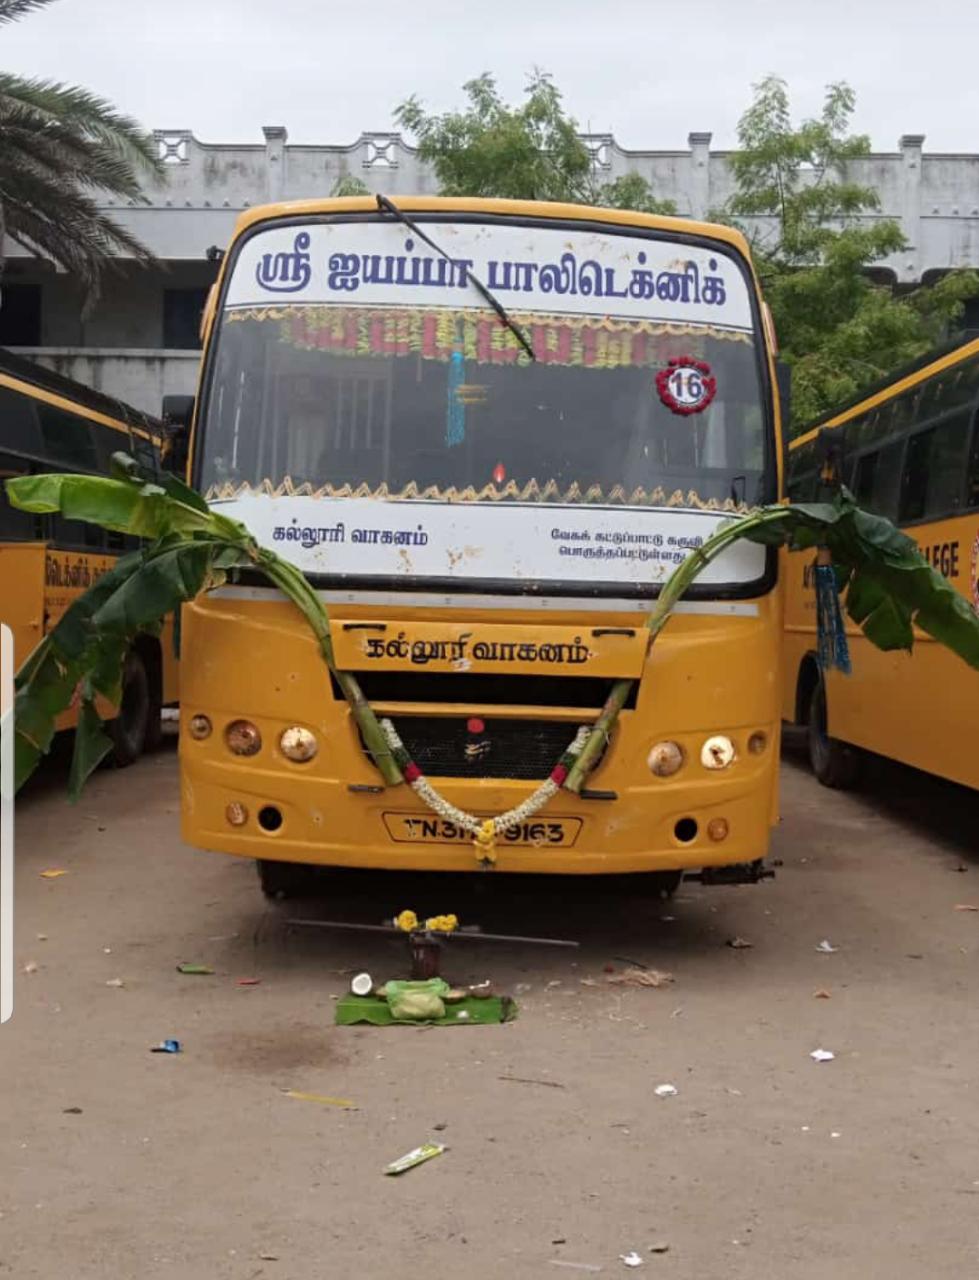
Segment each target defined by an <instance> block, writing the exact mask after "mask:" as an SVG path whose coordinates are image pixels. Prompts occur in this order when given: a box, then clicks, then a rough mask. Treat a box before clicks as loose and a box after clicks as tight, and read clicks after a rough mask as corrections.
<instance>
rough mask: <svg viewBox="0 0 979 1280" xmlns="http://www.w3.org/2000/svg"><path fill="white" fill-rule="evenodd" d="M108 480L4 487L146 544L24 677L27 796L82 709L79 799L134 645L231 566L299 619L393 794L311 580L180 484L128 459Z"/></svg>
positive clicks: (19, 722)
mask: <svg viewBox="0 0 979 1280" xmlns="http://www.w3.org/2000/svg"><path fill="white" fill-rule="evenodd" d="M113 472H114V475H113V477H112V478H108V477H104V476H78V475H39V476H21V477H17V478H15V479H11V480H8V481H7V482H6V489H7V495H8V497H9V499H10V502H11V504H12V505H13V506H15V507H19V508H20V509H21V510H23V511H32V512H41V513H43V512H61V514H62V515H63V516H65V518H66V519H69V520H86V521H88V522H90V523H93V524H98V525H101V526H102V527H103V528H106V529H109V530H113V531H115V532H119V533H124V534H131V535H135V536H137V537H141V538H144V539H146V540H147V545H146V547H145V548H144V549H142V550H140V551H136V552H133V553H132V554H130V555H127V556H123V557H121V558H120V559H119V560H118V561H117V562H116V564H115V565H114V566H113V567H112V569H110V570H109V571H108V572H107V573H106V574H104V575H103V576H102V577H101V578H99V579H98V581H97V582H95V583H94V584H93V585H92V586H91V587H90V588H89V589H88V590H87V591H86V592H85V593H84V594H83V595H82V596H80V597H79V598H78V599H77V600H76V601H75V602H74V603H73V604H72V605H71V607H70V608H69V609H68V610H67V611H66V612H65V614H64V615H63V617H62V618H61V620H60V621H59V623H58V625H57V626H56V627H55V628H54V630H53V631H52V632H51V633H50V634H49V635H47V636H46V637H45V638H44V639H43V640H42V641H41V643H40V644H39V645H38V646H37V647H36V648H35V650H34V651H33V653H32V654H31V655H30V657H29V658H28V660H27V662H26V663H24V665H23V666H22V668H21V670H20V671H19V672H18V675H17V691H16V700H15V707H14V724H15V753H14V754H15V785H16V786H17V787H20V786H21V785H22V784H23V782H24V781H26V779H27V778H28V777H29V776H30V774H31V773H32V772H33V771H34V769H35V768H36V767H37V764H38V762H39V761H40V759H41V757H42V755H44V754H45V753H46V752H47V751H48V750H49V749H50V746H51V741H52V739H53V737H54V733H55V726H56V721H57V719H58V717H59V716H60V715H61V713H62V712H63V711H65V710H67V708H68V707H69V706H71V705H73V704H74V703H75V702H76V701H77V703H78V724H77V728H76V732H75V743H74V753H73V756H72V765H71V772H70V775H69V794H70V795H71V796H72V798H73V799H74V798H77V796H78V795H79V794H80V792H81V788H82V787H83V785H84V783H85V780H86V779H87V777H88V776H89V774H90V773H91V772H92V770H93V769H95V767H96V766H97V765H98V764H99V762H100V761H101V759H102V758H103V757H104V756H105V755H106V754H107V753H108V752H109V751H110V750H111V746H112V744H111V741H110V739H109V738H108V737H107V736H106V734H105V733H104V732H103V729H102V721H101V717H100V716H99V714H98V711H97V709H96V699H97V697H99V696H101V697H103V698H105V699H106V700H107V701H109V702H110V703H114V704H118V702H119V699H120V696H121V678H122V669H123V664H124V662H125V657H126V653H127V651H128V649H129V646H130V644H131V643H132V641H133V639H134V638H135V636H136V635H137V634H139V633H140V632H147V631H148V632H151V633H158V632H159V630H160V627H161V626H162V621H163V619H164V618H165V617H166V616H167V614H169V613H171V612H173V611H174V610H175V609H178V608H179V607H180V605H181V604H183V603H184V602H186V601H190V600H193V599H195V598H196V596H198V595H199V594H200V593H201V592H202V591H208V590H211V589H213V588H214V587H217V586H220V585H221V584H222V583H223V582H225V581H226V580H227V576H228V574H229V572H231V571H232V570H235V569H253V570H257V571H259V572H261V573H263V574H264V575H265V577H266V578H268V580H269V581H270V582H271V583H272V584H273V585H275V586H276V587H278V588H279V589H280V590H281V591H282V592H283V594H284V595H285V596H286V597H287V598H288V599H289V600H290V601H291V602H292V603H293V604H294V605H295V606H296V608H298V609H299V610H300V612H301V613H302V614H303V616H304V617H305V618H306V621H307V622H308V623H309V626H310V628H311V630H312V632H313V635H314V636H315V638H316V642H317V644H318V646H319V649H320V652H321V654H322V656H323V659H324V661H325V663H326V665H327V666H328V667H329V669H330V670H331V671H332V672H333V674H334V676H335V677H336V680H337V682H338V684H339V685H340V688H341V689H342V691H343V693H344V694H345V696H346V698H347V701H348V703H349V704H350V708H351V713H352V715H353V717H354V719H355V721H356V723H357V726H358V728H359V730H360V733H361V736H362V738H363V741H364V745H365V746H366V748H367V750H368V751H369V752H370V754H371V756H372V757H373V759H374V763H375V764H376V766H377V768H378V770H379V772H380V773H381V776H382V777H383V778H384V781H385V782H386V783H387V784H388V785H389V786H394V785H396V784H397V783H399V782H401V781H402V775H401V770H400V769H399V768H398V765H397V762H396V761H395V759H394V757H393V756H392V754H391V749H390V747H389V745H388V743H387V739H386V738H385V736H384V731H383V730H382V729H381V726H380V724H379V723H378V720H377V717H376V716H375V715H374V712H373V710H372V709H371V707H370V705H369V703H368V702H367V700H366V698H365V697H364V695H363V693H362V691H361V689H360V687H359V685H358V684H357V681H356V679H355V677H354V676H353V675H351V674H350V673H349V672H343V671H338V670H337V667H336V659H335V655H334V652H333V644H332V641H331V638H330V620H329V616H328V614H327V612H326V609H325V607H324V605H323V602H322V601H321V600H320V598H319V597H318V596H317V594H316V592H315V591H314V590H313V588H312V587H311V586H310V584H309V583H308V581H307V580H306V578H305V577H304V575H303V574H302V573H301V572H300V571H299V570H298V569H297V568H296V567H295V566H294V565H292V564H289V563H288V562H287V561H285V560H283V559H281V558H280V557H279V556H277V555H276V554H275V553H274V552H273V551H270V550H268V549H267V548H264V547H260V546H259V545H258V543H257V542H256V541H255V539H254V538H253V537H252V535H251V534H250V533H249V532H248V530H247V529H246V528H245V526H244V525H242V524H240V523H239V522H238V521H236V520H231V519H229V518H228V517H227V516H223V515H221V514H220V513H218V512H214V511H212V510H211V509H210V508H209V507H208V506H207V504H206V503H205V502H204V500H203V499H202V498H201V497H200V495H199V494H197V493H195V492H194V490H193V489H190V488H188V486H186V485H185V484H183V483H182V482H181V481H180V480H178V479H177V478H176V477H174V476H166V477H163V478H162V479H161V480H160V481H159V483H153V482H147V481H145V480H144V478H143V476H142V474H141V473H140V471H139V468H138V466H137V464H135V463H134V461H133V460H132V459H131V458H129V457H128V456H127V455H125V454H117V455H115V457H114V458H113Z"/></svg>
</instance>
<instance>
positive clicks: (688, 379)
mask: <svg viewBox="0 0 979 1280" xmlns="http://www.w3.org/2000/svg"><path fill="white" fill-rule="evenodd" d="M656 390H657V391H658V392H659V398H660V399H661V400H662V401H663V403H664V404H665V405H666V407H667V409H669V410H671V412H673V413H679V414H681V415H683V416H686V415H687V414H690V413H703V411H704V410H705V409H706V408H707V406H708V405H709V404H710V402H711V401H712V400H713V399H714V396H715V395H716V394H717V379H716V378H715V377H714V375H713V374H712V373H711V371H710V365H709V364H707V363H706V361H704V360H695V359H694V358H693V356H676V357H674V359H672V360H671V361H670V362H669V364H668V365H667V366H666V368H665V369H660V371H659V373H658V374H657V375H656Z"/></svg>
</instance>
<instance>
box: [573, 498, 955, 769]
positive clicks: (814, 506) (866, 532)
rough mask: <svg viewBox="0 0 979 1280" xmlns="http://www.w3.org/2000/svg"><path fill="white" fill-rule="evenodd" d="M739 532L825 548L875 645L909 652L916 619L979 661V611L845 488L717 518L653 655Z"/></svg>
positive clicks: (599, 746) (675, 576)
mask: <svg viewBox="0 0 979 1280" xmlns="http://www.w3.org/2000/svg"><path fill="white" fill-rule="evenodd" d="M742 538H744V539H747V540H748V541H751V542H758V543H763V544H766V545H768V546H787V547H789V548H790V549H792V550H804V549H807V548H817V547H819V548H823V549H825V550H828V552H829V553H830V556H831V559H832V564H833V568H834V570H835V573H836V580H837V588H838V590H840V591H844V590H845V591H846V611H847V613H848V614H849V615H850V617H851V619H852V620H853V621H854V622H855V623H856V624H857V625H858V626H860V627H861V628H862V630H863V633H864V635H865V636H866V637H867V639H868V640H870V641H871V642H872V643H873V644H874V645H876V646H877V648H879V649H885V650H886V649H906V650H907V651H908V652H910V651H911V648H912V646H913V644H914V627H915V626H917V627H919V628H920V629H921V630H922V631H925V632H927V633H928V634H929V635H931V636H933V637H934V638H935V639H936V640H938V641H940V642H941V643H942V644H944V645H946V646H947V647H948V648H950V649H951V650H952V651H953V652H954V653H956V654H958V656H959V657H960V658H962V659H963V661H965V662H966V663H968V664H969V666H971V667H973V668H975V669H979V618H977V616H976V614H975V613H974V612H973V610H972V608H971V607H970V605H969V604H968V602H967V601H966V600H965V598H964V597H963V596H962V595H961V594H960V593H959V592H958V591H956V590H955V588H954V587H953V586H952V585H951V583H949V582H948V580H947V579H946V578H943V577H942V576H941V574H939V573H937V572H936V571H935V570H934V569H932V567H931V566H930V565H929V564H928V562H927V560H925V558H924V556H922V554H921V553H920V551H919V550H918V547H917V544H916V543H915V542H913V541H912V539H911V538H908V537H906V536H905V535H904V534H903V533H901V532H900V530H898V529H896V528H895V527H894V526H893V525H892V524H891V523H890V521H888V520H885V519H883V518H882V517H880V516H873V515H870V514H869V513H868V512H866V511H862V510H861V509H860V508H859V507H858V506H857V505H856V503H855V502H854V501H853V498H852V496H851V494H850V493H849V492H848V491H847V490H846V489H842V490H841V491H840V493H839V495H838V496H837V498H836V499H835V501H833V502H831V503H810V504H803V503H799V504H796V505H794V506H792V505H779V506H772V507H760V508H758V509H757V510H755V511H752V512H749V513H748V514H747V515H745V516H741V517H738V518H736V519H734V520H730V521H726V522H725V523H724V524H723V525H721V526H720V527H719V528H718V529H717V530H716V532H715V533H714V534H713V535H712V536H711V537H710V538H708V539H707V540H706V541H705V542H704V543H703V545H702V546H700V547H698V548H696V549H695V550H694V551H692V552H691V554H690V555H688V556H687V557H686V559H685V560H684V561H683V562H682V563H681V564H679V565H678V566H677V567H676V569H674V571H673V572H672V574H671V575H670V577H669V578H668V579H667V580H666V582H665V583H664V585H663V588H662V590H661V591H660V593H659V596H658V597H657V599H656V603H655V604H654V605H653V608H652V610H651V611H650V613H649V617H648V618H647V620H646V629H647V631H648V633H649V634H648V643H647V650H646V653H647V660H648V655H649V649H650V648H651V647H652V645H653V643H654V641H655V640H656V637H657V636H658V635H659V633H660V632H661V631H662V630H663V627H664V626H665V625H666V623H667V622H668V621H669V618H670V615H671V614H672V613H673V610H674V609H675V608H676V605H677V603H678V602H679V601H680V600H681V599H682V598H683V596H684V595H685V594H686V592H687V591H688V590H689V589H690V587H691V586H692V585H693V583H694V582H695V581H696V580H697V578H698V577H699V576H700V574H701V573H702V572H703V571H704V569H706V568H707V566H708V565H709V564H710V563H711V561H712V560H716V559H717V557H718V556H719V555H721V554H722V553H723V552H724V551H726V550H728V548H729V547H731V546H732V545H733V544H734V543H735V542H738V541H740V540H741V539H742ZM634 683H635V682H634V681H633V680H631V679H625V680H617V681H616V682H615V684H614V685H613V686H612V688H611V690H610V692H609V695H608V697H607V698H606V700H605V704H604V706H603V707H602V711H601V714H600V715H599V717H598V719H597V720H596V721H595V724H594V726H593V727H592V731H591V733H590V734H589V736H588V738H587V740H586V742H585V745H584V747H583V748H582V750H581V753H580V755H579V756H578V759H577V760H576V761H575V763H574V765H573V766H572V768H571V770H570V771H569V773H568V776H567V778H566V780H565V783H564V785H565V787H566V788H567V789H568V790H569V791H572V792H576V793H577V792H580V791H581V789H582V787H583V786H584V783H585V780H586V779H587V777H588V775H589V773H590V772H591V771H592V770H593V769H594V768H595V766H596V765H597V763H598V761H599V760H600V759H601V756H602V754H603V752H604V751H605V749H606V747H607V745H608V742H609V739H610V736H611V733H612V730H613V729H614V727H615V722H616V720H617V719H618V717H619V713H620V712H621V710H622V708H623V706H624V705H625V703H626V700H627V699H628V697H629V693H630V691H631V690H632V686H633V684H634Z"/></svg>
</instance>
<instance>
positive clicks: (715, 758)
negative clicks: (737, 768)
mask: <svg viewBox="0 0 979 1280" xmlns="http://www.w3.org/2000/svg"><path fill="white" fill-rule="evenodd" d="M733 760H734V743H733V742H732V741H731V739H730V738H726V737H725V736H724V734H723V733H717V734H715V735H714V737H712V738H708V739H707V741H706V742H705V743H704V745H703V746H702V747H701V748H700V763H701V764H702V765H703V766H704V768H705V769H726V768H727V767H728V765H729V764H731V763H732V761H733Z"/></svg>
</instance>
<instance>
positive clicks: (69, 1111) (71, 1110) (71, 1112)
mask: <svg viewBox="0 0 979 1280" xmlns="http://www.w3.org/2000/svg"><path fill="white" fill-rule="evenodd" d="M61 1114H62V1115H63V1116H80V1115H81V1114H82V1109H81V1107H62V1108H61Z"/></svg>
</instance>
